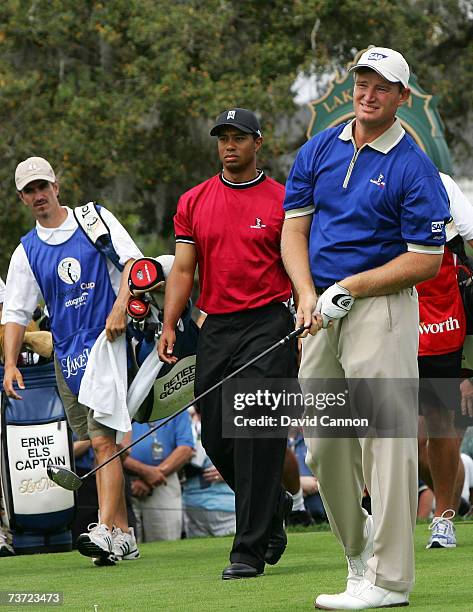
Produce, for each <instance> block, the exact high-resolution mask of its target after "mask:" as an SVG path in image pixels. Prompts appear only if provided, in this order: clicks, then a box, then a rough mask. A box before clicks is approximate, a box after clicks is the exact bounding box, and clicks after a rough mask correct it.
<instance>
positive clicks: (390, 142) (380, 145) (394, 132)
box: [338, 117, 406, 155]
mask: <svg viewBox="0 0 473 612" xmlns="http://www.w3.org/2000/svg"><path fill="white" fill-rule="evenodd" d="M354 124H355V119H352V120H351V121H350V123H347V124H346V125H345V127H344V128H343V130H342V131H341V132H340V134H339V136H338V137H339V138H340V140H345V141H348V140H351V141H352V142H353V144H355V140H354V138H353V126H354ZM405 133H406V132H405V130H404V128H403V127H402V125H401V122H400V121H399V119H398V118H397V117H396V119H395V120H394V123H393V124H392V126H391V127H390V128H388V129H387V130H386V131H385V132H383V133H382V134H381V136H378V138H376V139H375V140H373V142H368V143H366V146H368V147H371V148H372V149H374V150H375V151H379V152H380V153H384V154H385V155H386V153H389V151H391V149H393V148H394V147H395V146H396V145H397V143H398V142H399V141H400V140H401V138H403V137H404V134H405ZM363 146H365V145H363Z"/></svg>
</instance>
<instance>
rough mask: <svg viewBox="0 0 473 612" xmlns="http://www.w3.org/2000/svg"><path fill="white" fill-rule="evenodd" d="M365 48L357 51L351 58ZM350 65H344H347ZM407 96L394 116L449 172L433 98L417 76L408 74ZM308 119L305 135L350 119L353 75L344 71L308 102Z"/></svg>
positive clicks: (450, 171)
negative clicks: (322, 91) (408, 93)
mask: <svg viewBox="0 0 473 612" xmlns="http://www.w3.org/2000/svg"><path fill="white" fill-rule="evenodd" d="M364 51H365V49H363V51H360V52H359V53H358V55H357V56H356V57H355V59H354V63H356V62H357V60H358V57H359V56H360V55H361V54H362V53H363V52H364ZM352 65H353V64H350V65H349V66H347V70H348V68H350V66H352ZM409 87H410V89H411V95H410V97H409V100H408V102H407V103H406V104H404V106H401V107H399V109H398V111H397V116H398V117H399V119H400V121H401V123H402V126H403V128H404V129H405V130H406V132H407V133H408V134H410V135H411V136H412V138H413V139H414V140H415V141H416V142H417V144H418V145H419V146H420V147H421V149H423V150H424V151H425V152H426V153H427V155H428V156H429V157H430V159H431V160H432V161H433V162H434V163H435V165H436V166H437V167H438V168H439V170H441V171H442V172H445V173H446V174H452V160H451V157H450V151H449V149H448V146H447V143H446V141H445V136H444V129H443V123H442V120H441V119H440V115H439V113H438V111H437V101H436V98H435V97H434V96H432V95H430V94H428V93H426V92H425V91H424V90H423V89H422V88H421V87H420V86H419V84H418V82H417V77H416V76H415V75H414V74H412V73H411V77H410V79H409ZM309 108H310V109H311V112H312V119H311V122H310V124H309V128H308V130H307V137H308V138H310V137H311V136H313V135H314V134H317V133H318V132H321V131H322V130H324V129H326V128H328V127H334V126H335V125H338V124H340V123H343V122H345V121H349V120H350V119H353V117H354V116H355V115H354V112H353V75H352V73H348V72H346V74H344V75H343V76H340V75H337V76H336V77H335V78H334V79H333V81H332V82H331V83H330V86H329V89H328V91H327V93H326V94H325V95H324V96H322V97H321V98H319V99H318V100H314V101H313V102H310V103H309Z"/></svg>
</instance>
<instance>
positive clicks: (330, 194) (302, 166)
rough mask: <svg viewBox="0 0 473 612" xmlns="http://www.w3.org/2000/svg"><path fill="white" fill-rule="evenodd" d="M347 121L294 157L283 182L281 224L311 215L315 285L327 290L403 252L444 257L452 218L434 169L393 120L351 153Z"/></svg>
mask: <svg viewBox="0 0 473 612" xmlns="http://www.w3.org/2000/svg"><path fill="white" fill-rule="evenodd" d="M352 128H353V122H350V123H348V124H343V125H340V126H337V127H335V128H329V129H327V130H324V131H323V132H320V133H319V134H317V135H316V136H314V137H313V138H312V139H311V140H309V141H308V142H307V143H306V144H305V145H304V146H303V147H301V149H300V150H299V152H298V154H297V157H296V160H295V162H294V165H293V167H292V169H291V172H290V174H289V177H288V180H287V183H286V197H285V201H284V209H285V211H286V219H288V218H293V217H299V216H304V215H313V216H312V223H311V228H310V235H309V261H310V269H311V272H312V277H313V279H314V284H315V285H316V286H317V287H323V288H325V287H329V286H330V285H332V284H333V283H335V282H337V281H339V280H341V279H343V278H345V277H347V276H351V275H353V274H357V273H359V272H364V271H365V270H371V269H373V268H376V267H378V266H382V265H384V264H386V263H387V262H388V261H391V260H392V259H394V258H395V257H397V256H399V255H401V254H402V253H404V252H406V251H408V250H409V251H413V252H418V253H442V252H443V244H444V243H445V223H446V222H447V221H448V219H449V218H450V213H449V203H448V197H447V193H446V191H445V188H444V187H443V184H442V181H441V180H440V176H439V173H438V170H437V168H436V167H435V166H434V164H433V163H432V162H431V161H430V159H429V158H428V157H427V155H425V154H424V153H423V152H422V150H421V149H420V148H419V147H418V146H417V144H416V143H415V142H414V140H413V139H412V138H411V137H410V136H409V135H407V134H406V133H405V131H404V129H403V128H402V126H401V124H400V122H399V120H398V119H396V121H395V122H394V124H393V126H392V127H391V128H389V129H388V130H386V132H384V133H383V134H382V135H381V136H379V137H378V138H377V139H376V140H374V141H373V142H371V143H368V144H365V145H363V146H362V147H360V149H357V147H356V144H355V141H354V139H353V136H352Z"/></svg>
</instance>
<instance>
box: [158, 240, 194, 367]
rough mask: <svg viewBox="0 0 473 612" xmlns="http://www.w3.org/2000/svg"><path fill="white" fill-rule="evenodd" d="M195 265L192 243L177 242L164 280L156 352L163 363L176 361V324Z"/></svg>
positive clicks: (184, 303) (187, 298)
mask: <svg viewBox="0 0 473 612" xmlns="http://www.w3.org/2000/svg"><path fill="white" fill-rule="evenodd" d="M196 267H197V251H196V248H195V246H194V245H193V244H185V243H180V242H178V243H177V244H176V255H175V258H174V263H173V266H172V269H171V272H170V273H169V276H168V278H167V280H166V287H165V293H164V322H163V332H162V334H161V337H160V339H159V345H158V354H159V358H160V359H161V361H164V362H165V363H176V361H177V358H176V357H174V356H173V354H172V353H173V350H174V344H175V342H176V332H175V329H176V325H177V322H178V321H179V318H180V316H181V314H182V312H183V310H184V308H185V307H186V304H187V301H188V300H189V298H190V295H191V293H192V286H193V284H194V274H195V269H196Z"/></svg>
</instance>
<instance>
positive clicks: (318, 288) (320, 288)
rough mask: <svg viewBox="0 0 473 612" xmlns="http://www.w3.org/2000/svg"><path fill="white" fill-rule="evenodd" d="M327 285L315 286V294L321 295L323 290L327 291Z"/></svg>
mask: <svg viewBox="0 0 473 612" xmlns="http://www.w3.org/2000/svg"><path fill="white" fill-rule="evenodd" d="M327 289H328V287H316V288H315V292H316V293H317V295H322V293H323V292H324V291H327Z"/></svg>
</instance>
